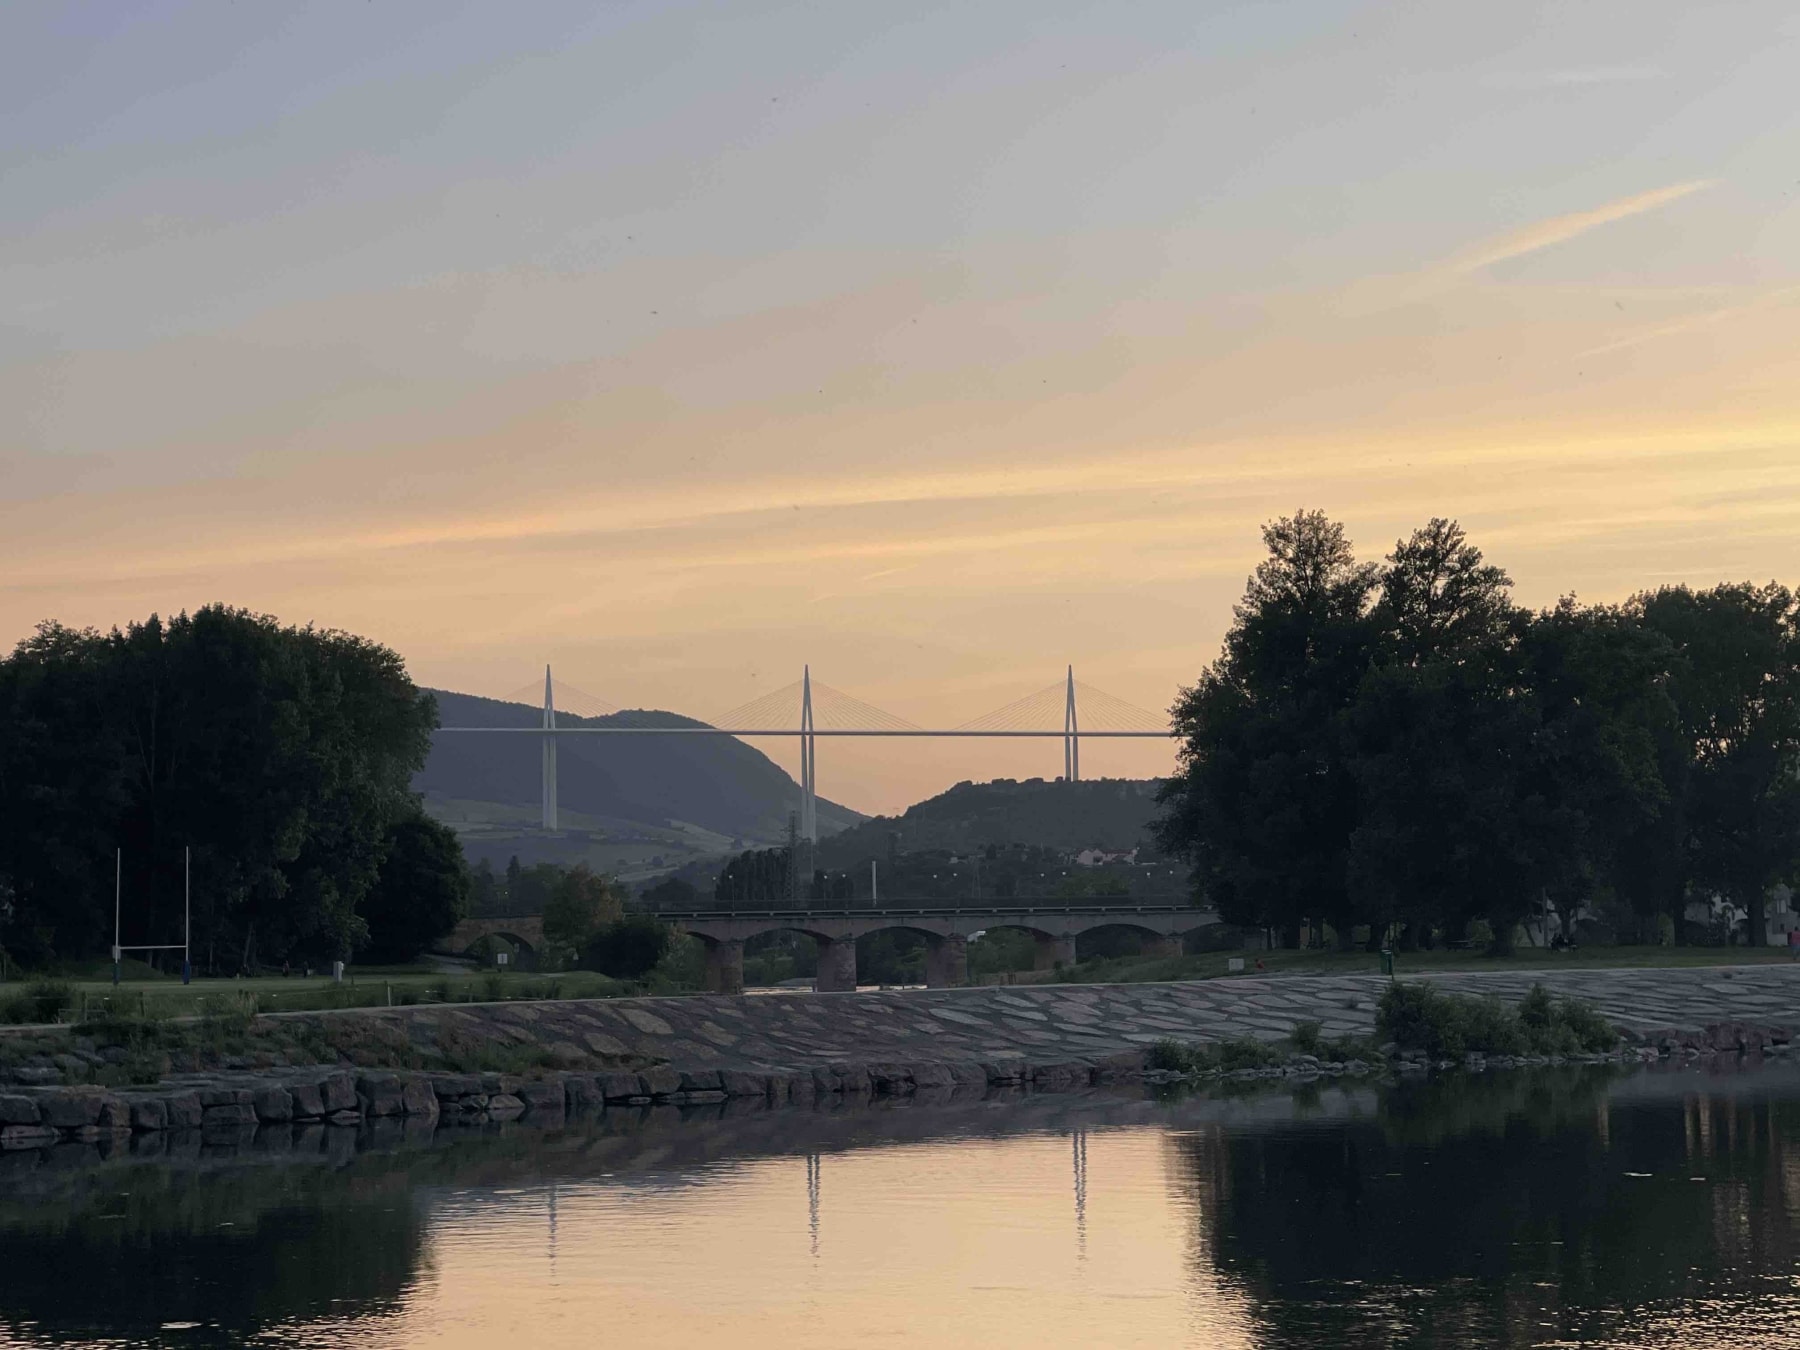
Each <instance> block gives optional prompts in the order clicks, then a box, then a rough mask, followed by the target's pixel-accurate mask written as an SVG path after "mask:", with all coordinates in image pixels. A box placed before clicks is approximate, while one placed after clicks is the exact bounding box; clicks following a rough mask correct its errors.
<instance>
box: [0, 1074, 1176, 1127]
mask: <svg viewBox="0 0 1800 1350" xmlns="http://www.w3.org/2000/svg"><path fill="white" fill-rule="evenodd" d="M1142 1069H1143V1057H1142V1056H1141V1055H1132V1054H1126V1055H1119V1056H1114V1057H1112V1058H1110V1059H1107V1060H1103V1061H1100V1062H1098V1063H1089V1062H1080V1063H1073V1062H1068V1063H1059V1064H1038V1065H1026V1064H1022V1063H1017V1062H1014V1063H1002V1064H978V1063H973V1062H962V1061H951V1062H942V1061H930V1062H919V1063H874V1064H866V1063H857V1064H837V1065H822V1066H819V1067H817V1068H813V1069H810V1070H795V1071H790V1072H781V1073H768V1072H755V1071H751V1070H745V1069H687V1070H681V1069H675V1068H671V1067H669V1066H667V1065H657V1066H654V1067H652V1068H649V1069H645V1070H643V1071H641V1072H638V1071H630V1070H612V1071H609V1072H603V1073H579V1072H572V1071H566V1070H564V1071H554V1072H550V1073H547V1074H545V1075H543V1076H541V1077H537V1078H523V1077H519V1076H517V1075H513V1074H499V1073H385V1072H360V1073H359V1072H350V1071H347V1070H340V1071H337V1072H321V1071H318V1070H312V1071H307V1070H295V1069H288V1070H282V1071H279V1072H264V1073H258V1074H232V1075H229V1076H224V1077H214V1078H202V1079H198V1080H195V1081H181V1080H176V1081H170V1082H165V1083H159V1084H157V1085H156V1086H155V1087H154V1088H143V1089H125V1090H118V1091H114V1090H109V1089H106V1088H98V1087H39V1088H29V1087H27V1088H17V1089H14V1090H11V1091H5V1090H0V1149H27V1148H31V1149H37V1148H47V1147H49V1146H51V1145H54V1144H58V1143H62V1142H67V1141H75V1142H85V1143H93V1142H102V1141H105V1140H108V1139H117V1138H121V1137H126V1136H131V1135H142V1134H157V1133H161V1132H164V1131H167V1132H171V1133H182V1132H196V1131H197V1132H199V1133H200V1136H201V1138H202V1139H203V1140H208V1141H211V1140H218V1141H220V1142H236V1141H239V1140H241V1139H244V1138H246V1137H250V1136H253V1135H254V1134H255V1132H256V1131H257V1130H258V1129H259V1128H267V1127H287V1126H294V1125H309V1124H317V1125H337V1126H361V1125H364V1124H369V1123H378V1122H382V1121H386V1120H404V1121H405V1122H406V1123H407V1124H409V1125H413V1124H425V1125H427V1126H431V1127H439V1126H444V1125H480V1124H485V1123H488V1122H493V1121H509V1120H517V1119H519V1118H521V1117H524V1118H526V1119H527V1120H529V1121H531V1122H533V1123H536V1124H551V1125H555V1124H560V1123H561V1122H562V1121H563V1120H564V1119H566V1118H567V1116H569V1115H571V1114H581V1113H591V1112H594V1111H598V1110H601V1109H604V1108H606V1107H613V1106H631V1107H644V1106H653V1105H655V1106H699V1105H704V1104H710V1103H720V1102H729V1101H738V1100H742V1101H753V1102H754V1103H756V1104H758V1105H766V1106H788V1105H810V1104H812V1103H813V1102H815V1101H816V1100H818V1099H820V1098H836V1099H843V1100H851V1101H855V1100H868V1099H869V1098H872V1097H907V1096H912V1095H913V1094H915V1093H934V1092H940V1091H943V1092H950V1091H959V1092H965V1093H967V1092H974V1093H977V1094H979V1093H984V1092H986V1091H988V1090H989V1089H990V1088H994V1089H1005V1090H1018V1089H1021V1088H1025V1089H1034V1090H1038V1091H1067V1090H1069V1089H1072V1088H1078V1087H1088V1086H1091V1085H1093V1084H1095V1083H1106V1082H1115V1081H1122V1080H1129V1079H1133V1078H1136V1077H1137V1076H1138V1075H1139V1074H1140V1073H1141V1072H1142Z"/></svg>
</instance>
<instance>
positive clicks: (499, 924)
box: [443, 914, 544, 959]
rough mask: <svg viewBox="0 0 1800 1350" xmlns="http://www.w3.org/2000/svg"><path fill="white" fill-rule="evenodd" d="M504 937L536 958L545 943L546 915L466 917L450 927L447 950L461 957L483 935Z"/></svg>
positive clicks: (527, 955) (525, 953) (521, 950)
mask: <svg viewBox="0 0 1800 1350" xmlns="http://www.w3.org/2000/svg"><path fill="white" fill-rule="evenodd" d="M487 937H497V938H505V939H506V940H507V941H508V942H510V943H512V945H513V946H515V947H517V948H518V949H519V952H520V954H521V955H523V956H525V957H527V958H528V959H529V958H535V955H536V953H537V950H538V949H539V948H540V947H542V946H543V945H544V916H543V915H541V914H520V915H517V916H516V917H513V918H510V919H464V920H463V921H462V922H461V923H459V924H457V925H456V927H455V928H453V929H451V930H450V936H449V937H448V938H447V939H445V941H444V944H443V946H444V950H446V951H449V952H454V953H455V954H456V955H458V956H461V955H462V954H463V953H465V952H467V951H468V950H469V949H470V948H471V947H473V946H474V945H475V944H476V943H477V942H480V941H481V940H482V939H483V938H487Z"/></svg>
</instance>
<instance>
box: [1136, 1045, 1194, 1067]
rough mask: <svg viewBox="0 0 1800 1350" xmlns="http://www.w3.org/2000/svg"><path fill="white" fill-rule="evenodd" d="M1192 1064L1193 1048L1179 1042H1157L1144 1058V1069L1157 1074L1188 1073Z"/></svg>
mask: <svg viewBox="0 0 1800 1350" xmlns="http://www.w3.org/2000/svg"><path fill="white" fill-rule="evenodd" d="M1192 1064H1193V1047H1192V1046H1187V1045H1183V1044H1182V1043H1181V1042H1180V1041H1174V1040H1160V1041H1157V1042H1156V1043H1155V1044H1153V1045H1152V1046H1151V1047H1150V1051H1149V1053H1148V1054H1146V1055H1145V1056H1144V1067H1145V1068H1147V1069H1153V1070H1155V1071H1157V1072H1158V1073H1189V1072H1191V1071H1192Z"/></svg>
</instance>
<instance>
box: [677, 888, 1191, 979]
mask: <svg viewBox="0 0 1800 1350" xmlns="http://www.w3.org/2000/svg"><path fill="white" fill-rule="evenodd" d="M662 917H663V918H665V919H667V920H669V921H670V922H672V923H674V924H675V925H676V926H677V927H679V928H680V929H682V930H683V931H685V932H687V933H690V934H692V935H693V936H694V937H696V938H699V939H700V941H701V942H702V943H704V944H705V947H706V988H707V989H708V990H709V991H710V992H713V993H720V994H737V993H742V992H743V989H744V943H745V942H746V941H747V940H748V939H750V938H753V937H756V936H758V935H759V934H762V933H772V932H779V931H782V930H787V931H791V932H796V933H805V934H806V935H807V936H808V937H810V938H812V939H813V941H815V942H816V943H818V945H819V973H818V975H817V977H816V979H815V981H814V985H813V987H814V988H815V989H816V990H818V991H819V992H820V993H847V992H850V991H852V990H854V989H855V988H856V975H857V972H856V940H857V939H858V938H859V937H863V936H865V935H866V934H869V933H879V932H882V931H884V930H886V929H890V928H903V929H906V930H908V931H910V932H914V933H918V934H920V935H921V936H923V937H924V939H925V983H926V984H927V985H929V986H930V987H931V988H933V989H948V988H954V987H955V986H957V985H964V984H967V983H968V982H969V939H970V938H971V937H973V936H975V935H976V934H978V933H982V932H986V931H988V930H990V929H997V928H1015V929H1019V930H1021V931H1023V932H1026V933H1029V934H1031V936H1032V938H1033V940H1034V942H1035V944H1036V950H1035V953H1034V964H1035V967H1036V969H1038V970H1054V969H1056V967H1057V966H1059V965H1062V966H1071V965H1074V964H1075V939H1076V938H1077V937H1079V936H1080V935H1081V934H1083V933H1086V932H1091V931H1093V930H1095V929H1099V928H1117V927H1123V928H1130V929H1133V930H1135V931H1136V932H1138V933H1139V934H1141V935H1142V936H1143V938H1144V947H1143V950H1144V951H1145V952H1147V953H1153V954H1155V955H1158V956H1168V955H1179V954H1180V952H1181V948H1182V937H1183V935H1185V934H1186V933H1188V932H1190V931H1192V930H1193V929H1196V928H1204V927H1206V926H1208V925H1209V924H1214V923H1217V922H1218V921H1219V920H1218V916H1217V915H1216V914H1214V913H1212V912H1211V911H1210V910H1198V909H1183V908H1180V907H1177V906H1160V907H1159V906H1149V905H1146V906H1136V907H1132V906H1123V905H1120V906H1108V907H1105V908H1085V909H1084V908H1079V907H1066V908H1054V907H1050V908H1031V907H1027V906H1020V907H1017V908H1008V909H1000V908H992V909H977V908H974V907H970V908H969V909H939V910H929V909H912V910H898V909H896V910H889V911H869V910H862V911H857V910H852V909H842V910H825V909H805V910H795V911H792V912H782V911H773V912H769V913H765V914H741V913H733V912H717V911H700V912H695V913H684V914H674V913H668V912H664V913H663V915H662Z"/></svg>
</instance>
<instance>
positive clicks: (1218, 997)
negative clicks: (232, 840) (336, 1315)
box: [299, 965, 1800, 1069]
mask: <svg viewBox="0 0 1800 1350" xmlns="http://www.w3.org/2000/svg"><path fill="white" fill-rule="evenodd" d="M1420 978H1429V979H1431V980H1432V981H1433V982H1434V983H1436V984H1438V985H1440V986H1441V987H1443V988H1446V989H1452V990H1456V991H1458V992H1463V993H1479V994H1490V995H1494V996H1496V997H1499V998H1502V999H1505V1000H1508V1001H1513V1000H1516V999H1518V998H1520V997H1521V996H1523V995H1524V994H1525V993H1526V992H1527V991H1528V990H1529V989H1530V988H1531V986H1532V985H1533V984H1538V983H1541V984H1543V985H1544V986H1545V987H1546V988H1548V989H1549V990H1550V991H1551V992H1552V993H1556V994H1562V995H1572V996H1575V997H1579V998H1583V999H1586V1000H1588V1001H1590V1002H1592V1003H1593V1004H1595V1005H1596V1006H1597V1007H1598V1008H1599V1009H1600V1011H1601V1012H1603V1013H1604V1014H1605V1015H1606V1016H1607V1017H1608V1018H1610V1019H1611V1020H1612V1021H1613V1022H1614V1023H1615V1024H1616V1025H1618V1026H1620V1027H1622V1028H1626V1029H1629V1030H1636V1031H1652V1030H1663V1029H1671V1030H1698V1029H1699V1028H1701V1027H1704V1026H1706V1025H1708V1024H1710V1023H1714V1022H1726V1021H1744V1022H1754V1023H1757V1024H1760V1025H1764V1026H1793V1027H1797V1028H1800V966H1786V965H1781V966H1738V967H1713V968H1691V967H1690V968H1685V969H1679V970H1585V971H1525V972H1519V973H1514V972H1510V971H1508V972H1489V971H1460V972H1454V973H1446V974H1436V975H1430V976H1421V977H1420ZM1385 984H1386V981H1385V980H1384V979H1383V978H1382V977H1381V976H1379V975H1332V976H1248V977H1239V978H1227V979H1219V980H1205V981H1196V982H1193V983H1183V984H1125V985H1037V986H1023V987H1018V986H1015V987H1007V988H994V987H986V988H976V989H932V990H905V991H892V992H863V993H856V994H792V995H787V994H770V995H757V996H750V997H742V996H700V997H687V998H657V999H609V1000H592V1001H581V1002H564V1003H505V1004H485V1005H474V1006H467V1005H465V1006H462V1007H456V1006H450V1007H439V1008H407V1009H400V1008H396V1009H393V1010H391V1011H387V1010H375V1011H372V1012H368V1013H364V1014H358V1015H359V1016H367V1017H371V1018H380V1019H387V1018H393V1019H396V1020H399V1021H401V1022H402V1023H403V1024H404V1026H405V1029H406V1034H407V1036H408V1038H409V1039H410V1040H411V1041H412V1042H413V1043H414V1044H415V1045H418V1046H421V1047H425V1046H429V1045H430V1044H431V1043H432V1042H434V1041H457V1042H462V1043H467V1042H468V1041H469V1040H470V1039H471V1038H476V1039H480V1038H483V1037H498V1038H501V1039H504V1040H511V1041H514V1042H518V1043H532V1042H534V1043H536V1044H538V1045H550V1046H556V1047H559V1048H561V1050H562V1053H563V1054H564V1056H565V1057H566V1058H568V1059H570V1060H571V1061H574V1060H575V1059H576V1058H578V1057H580V1056H591V1055H623V1054H635V1055H646V1056H651V1057H654V1058H656V1059H659V1060H663V1061H665V1062H667V1063H669V1064H672V1065H674V1066H676V1067H679V1068H690V1067H691V1068H702V1067H718V1068H726V1067H730V1068H750V1069H783V1068H800V1067H805V1066H809V1065H815V1064H820V1063H830V1062H833V1061H858V1062H862V1063H870V1062H875V1061H881V1060H896V1061H909V1060H930V1061H951V1060H973V1061H993V1060H1009V1059H1019V1058H1023V1059H1026V1060H1029V1061H1031V1062H1033V1063H1044V1062H1047V1061H1051V1060H1054V1059H1057V1058H1059V1057H1063V1058H1069V1059H1091V1058H1098V1057H1104V1056H1106V1055H1110V1054H1116V1053H1118V1052H1119V1051H1123V1050H1133V1049H1142V1048H1143V1047H1144V1046H1147V1045H1149V1044H1151V1043H1153V1042H1155V1041H1157V1040H1161V1039H1163V1038H1165V1037H1170V1038H1174V1039H1177V1040H1183V1041H1209V1040H1223V1039H1227V1038H1230V1037H1236V1036H1252V1037H1257V1038H1259V1039H1271V1040H1272V1039H1275V1038H1278V1037H1281V1036H1284V1035H1286V1034H1287V1033H1288V1032H1290V1031H1291V1030H1292V1029H1293V1028H1294V1026H1295V1024H1296V1023H1299V1022H1303V1021H1316V1022H1318V1023H1320V1024H1321V1026H1322V1028H1323V1030H1324V1032H1325V1034H1326V1035H1327V1036H1343V1035H1366V1034H1368V1033H1370V1032H1372V1031H1373V1030H1374V1027H1375V1004H1376V1000H1377V999H1379V998H1380V996H1381V991H1382V988H1383V987H1384V986H1385ZM299 1016H304V1014H301V1015H299Z"/></svg>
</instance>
